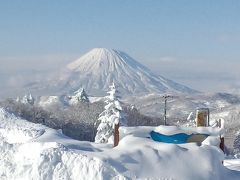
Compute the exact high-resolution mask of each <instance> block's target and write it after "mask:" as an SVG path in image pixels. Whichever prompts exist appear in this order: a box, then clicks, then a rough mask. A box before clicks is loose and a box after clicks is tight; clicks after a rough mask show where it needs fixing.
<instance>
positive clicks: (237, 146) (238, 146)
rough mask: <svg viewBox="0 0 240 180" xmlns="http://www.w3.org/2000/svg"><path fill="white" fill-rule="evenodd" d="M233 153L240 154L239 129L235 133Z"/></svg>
mask: <svg viewBox="0 0 240 180" xmlns="http://www.w3.org/2000/svg"><path fill="white" fill-rule="evenodd" d="M233 148H234V153H235V154H236V155H238V156H240V131H239V132H238V133H237V135H236V138H235V140H234V143H233Z"/></svg>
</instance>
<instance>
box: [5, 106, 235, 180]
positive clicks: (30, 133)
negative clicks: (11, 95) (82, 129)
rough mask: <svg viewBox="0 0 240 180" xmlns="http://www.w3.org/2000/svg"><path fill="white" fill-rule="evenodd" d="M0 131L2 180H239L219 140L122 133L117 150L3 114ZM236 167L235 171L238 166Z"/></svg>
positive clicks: (139, 130)
mask: <svg viewBox="0 0 240 180" xmlns="http://www.w3.org/2000/svg"><path fill="white" fill-rule="evenodd" d="M0 128H1V133H0V179H1V180H13V179H14V180H75V179H76V180H79V179H80V180H82V179H83V180H84V179H86V180H91V179H93V180H98V179H104V180H105V179H107V180H108V179H178V180H192V179H194V180H212V179H214V180H225V179H229V180H239V177H240V172H239V171H236V170H230V169H227V168H226V167H224V166H223V165H222V161H223V159H224V154H223V153H222V152H221V150H220V149H219V148H218V147H217V146H215V145H218V143H216V139H210V140H209V141H208V145H207V144H203V145H201V146H198V145H197V144H196V143H186V144H181V145H176V144H166V143H161V142H155V141H153V140H152V139H150V134H149V132H151V131H152V130H154V131H156V132H160V133H166V134H171V133H180V132H182V131H184V132H185V131H186V130H187V129H185V128H178V127H171V126H170V127H164V126H159V127H132V128H127V127H122V128H120V135H121V137H120V139H121V140H120V142H119V145H118V146H117V147H115V148H113V147H112V146H111V145H109V144H96V143H90V142H81V141H76V140H72V139H70V138H68V137H66V136H64V135H63V134H61V132H59V131H56V130H53V129H50V128H47V127H45V126H43V125H40V124H33V123H30V122H27V121H25V120H22V119H19V118H17V117H15V116H14V115H11V114H9V113H7V112H6V111H5V110H3V109H1V108H0ZM188 130H189V129H188ZM194 131H199V132H209V133H212V134H211V135H212V136H210V137H212V138H213V137H214V133H217V131H216V129H215V130H214V129H212V130H211V129H207V128H205V129H204V128H202V129H197V130H196V129H190V130H189V132H188V133H192V132H194ZM14 133H15V134H14ZM13 134H14V135H13ZM18 136H19V137H18ZM20 137H22V138H20ZM22 139H23V140H22ZM211 140H212V141H213V142H214V143H213V142H211ZM214 144H215V145H214ZM225 163H227V161H226V162H225ZM234 167H236V168H237V163H236V164H235V166H234ZM232 169H233V168H232Z"/></svg>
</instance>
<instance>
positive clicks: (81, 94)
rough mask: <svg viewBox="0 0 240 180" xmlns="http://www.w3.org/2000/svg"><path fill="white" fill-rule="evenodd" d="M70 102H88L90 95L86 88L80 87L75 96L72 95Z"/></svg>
mask: <svg viewBox="0 0 240 180" xmlns="http://www.w3.org/2000/svg"><path fill="white" fill-rule="evenodd" d="M70 99H71V100H70V102H71V104H77V103H79V102H84V103H88V102H89V99H88V95H87V93H86V92H85V90H84V88H80V89H78V90H77V91H75V92H74V96H70Z"/></svg>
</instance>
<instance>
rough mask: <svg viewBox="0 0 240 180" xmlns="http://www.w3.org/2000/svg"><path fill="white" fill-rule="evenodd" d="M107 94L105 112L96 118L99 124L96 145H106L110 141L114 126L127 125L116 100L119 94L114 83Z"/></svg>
mask: <svg viewBox="0 0 240 180" xmlns="http://www.w3.org/2000/svg"><path fill="white" fill-rule="evenodd" d="M107 93H108V94H109V95H108V96H106V97H105V98H106V101H105V103H106V106H105V107H104V109H105V110H104V111H103V112H102V113H101V114H100V115H99V118H98V120H99V121H100V124H99V126H98V128H97V134H96V137H95V142H97V143H107V142H111V141H112V138H113V134H114V125H115V124H120V125H123V126H126V125H127V122H126V118H125V115H124V113H123V108H122V106H121V102H120V101H119V100H118V98H120V97H119V96H118V94H119V92H118V91H117V90H116V86H115V84H114V83H113V84H112V85H111V86H110V91H108V92H107Z"/></svg>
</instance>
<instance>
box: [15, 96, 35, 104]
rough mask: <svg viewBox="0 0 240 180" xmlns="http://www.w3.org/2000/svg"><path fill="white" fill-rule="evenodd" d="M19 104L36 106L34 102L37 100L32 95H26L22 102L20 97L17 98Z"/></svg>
mask: <svg viewBox="0 0 240 180" xmlns="http://www.w3.org/2000/svg"><path fill="white" fill-rule="evenodd" d="M16 101H17V102H19V101H20V102H21V103H23V104H30V105H33V104H34V101H35V99H34V98H33V97H32V95H31V94H28V95H27V94H26V95H25V96H23V97H22V99H21V100H20V99H19V97H18V98H17V100H16Z"/></svg>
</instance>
